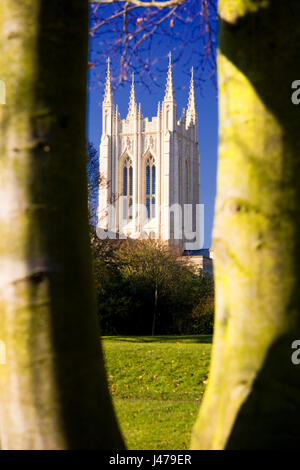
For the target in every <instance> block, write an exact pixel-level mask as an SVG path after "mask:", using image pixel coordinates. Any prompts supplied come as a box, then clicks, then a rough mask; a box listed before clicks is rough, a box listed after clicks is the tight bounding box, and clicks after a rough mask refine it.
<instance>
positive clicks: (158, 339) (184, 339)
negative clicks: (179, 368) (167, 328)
mask: <svg viewBox="0 0 300 470" xmlns="http://www.w3.org/2000/svg"><path fill="white" fill-rule="evenodd" d="M102 338H103V339H104V340H105V341H115V342H120V341H123V342H128V343H202V344H211V343H212V335H188V336H171V335H166V336H102Z"/></svg>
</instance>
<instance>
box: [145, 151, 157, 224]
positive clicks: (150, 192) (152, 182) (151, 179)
mask: <svg viewBox="0 0 300 470" xmlns="http://www.w3.org/2000/svg"><path fill="white" fill-rule="evenodd" d="M155 178H156V171H155V160H154V158H153V156H152V155H150V156H149V157H148V158H147V161H146V215H147V219H153V217H155V190H156V188H155V186H156V179H155Z"/></svg>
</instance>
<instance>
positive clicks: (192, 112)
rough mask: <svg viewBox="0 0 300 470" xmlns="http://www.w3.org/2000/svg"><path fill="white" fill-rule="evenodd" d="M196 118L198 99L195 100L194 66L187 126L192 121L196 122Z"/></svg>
mask: <svg viewBox="0 0 300 470" xmlns="http://www.w3.org/2000/svg"><path fill="white" fill-rule="evenodd" d="M196 119H197V111H196V101H195V85H194V67H192V68H191V83H190V94H189V102H188V109H187V113H186V124H187V127H188V126H189V125H190V123H193V124H196Z"/></svg>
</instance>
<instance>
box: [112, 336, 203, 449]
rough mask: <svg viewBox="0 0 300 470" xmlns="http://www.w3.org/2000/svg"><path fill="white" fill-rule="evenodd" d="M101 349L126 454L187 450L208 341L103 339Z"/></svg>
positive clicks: (188, 338)
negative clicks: (145, 451) (141, 451)
mask: <svg viewBox="0 0 300 470" xmlns="http://www.w3.org/2000/svg"><path fill="white" fill-rule="evenodd" d="M103 347H104V353H105V359H106V367H107V373H108V379H109V387H110V391H111V394H112V396H113V401H114V405H115V409H116V413H117V416H118V419H119V423H120V426H121V430H122V432H123V435H124V438H125V440H126V444H127V447H128V449H140V450H150V449H154V450H182V449H188V448H189V444H190V435H191V430H192V426H193V424H194V421H195V419H196V416H197V413H198V409H199V405H200V402H201V398H202V396H203V392H204V389H205V385H206V381H207V380H206V379H207V373H208V367H209V360H210V352H211V336H205V335H201V336H155V337H150V336H143V337H136V336H134V337H133V336H104V337H103Z"/></svg>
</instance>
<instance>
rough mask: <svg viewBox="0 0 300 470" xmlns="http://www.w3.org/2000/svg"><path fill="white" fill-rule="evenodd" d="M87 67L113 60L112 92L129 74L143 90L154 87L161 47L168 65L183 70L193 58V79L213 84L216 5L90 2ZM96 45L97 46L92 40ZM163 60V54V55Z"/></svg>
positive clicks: (204, 0) (191, 0) (210, 1)
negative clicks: (116, 64)
mask: <svg viewBox="0 0 300 470" xmlns="http://www.w3.org/2000/svg"><path fill="white" fill-rule="evenodd" d="M90 37H91V38H93V39H94V40H93V42H92V44H91V49H92V52H91V62H90V67H95V69H96V71H95V75H96V77H97V80H100V81H101V82H102V80H103V78H102V76H101V74H99V75H97V66H101V67H102V66H104V63H105V59H106V57H107V56H111V57H116V58H118V60H119V62H120V69H119V72H118V74H117V76H115V77H113V78H114V85H115V86H116V85H117V84H119V83H120V82H122V81H123V80H125V81H127V80H128V79H129V77H130V73H131V72H132V70H135V71H137V72H138V75H139V79H140V80H141V81H142V83H143V84H144V85H146V86H148V83H149V81H150V79H151V82H152V83H155V82H156V79H157V77H156V73H157V72H161V71H162V69H161V67H160V65H159V64H160V60H161V58H162V56H161V54H162V53H161V42H162V41H164V43H165V45H166V47H167V46H168V47H167V48H168V49H169V50H171V51H172V53H173V62H174V63H176V62H177V61H179V60H181V59H182V60H184V64H185V65H186V66H187V65H188V64H189V62H190V60H191V57H192V56H195V54H196V56H197V64H196V67H195V76H196V78H197V80H198V81H199V82H202V81H204V80H207V79H208V78H209V77H211V78H212V79H213V80H215V76H216V74H215V72H216V38H217V7H216V0H168V1H153V2H151V1H143V0H128V1H125V0H96V1H90ZM95 39H97V41H96V40H95ZM164 54H166V53H165V52H164Z"/></svg>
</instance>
